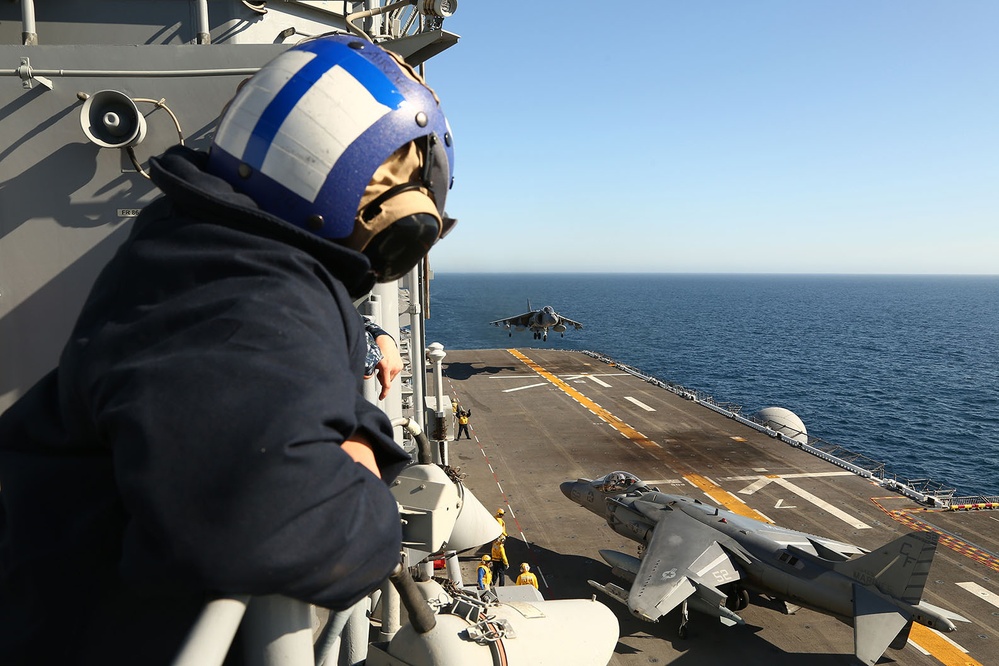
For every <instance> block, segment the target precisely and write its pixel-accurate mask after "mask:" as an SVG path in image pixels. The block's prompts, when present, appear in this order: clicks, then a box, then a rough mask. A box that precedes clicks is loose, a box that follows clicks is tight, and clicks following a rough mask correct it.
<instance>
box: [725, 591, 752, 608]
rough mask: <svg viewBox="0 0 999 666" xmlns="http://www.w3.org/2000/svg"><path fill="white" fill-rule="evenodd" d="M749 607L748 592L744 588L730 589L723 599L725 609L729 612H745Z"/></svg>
mask: <svg viewBox="0 0 999 666" xmlns="http://www.w3.org/2000/svg"><path fill="white" fill-rule="evenodd" d="M747 606H749V590H747V589H746V588H744V587H735V588H732V589H731V590H730V591H729V593H728V597H727V598H726V599H725V607H726V608H728V609H729V610H730V611H741V610H746V607H747Z"/></svg>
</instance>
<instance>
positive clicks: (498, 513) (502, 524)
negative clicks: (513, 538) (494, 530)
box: [496, 508, 506, 536]
mask: <svg viewBox="0 0 999 666" xmlns="http://www.w3.org/2000/svg"><path fill="white" fill-rule="evenodd" d="M505 515H506V511H504V510H503V509H502V508H499V509H496V522H497V523H499V525H500V529H501V530H503V536H506V521H505V520H503V516H505Z"/></svg>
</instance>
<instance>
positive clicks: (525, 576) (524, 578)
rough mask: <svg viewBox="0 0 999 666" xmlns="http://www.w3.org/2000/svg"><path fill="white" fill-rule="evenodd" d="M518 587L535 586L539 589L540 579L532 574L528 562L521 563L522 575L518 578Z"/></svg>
mask: <svg viewBox="0 0 999 666" xmlns="http://www.w3.org/2000/svg"><path fill="white" fill-rule="evenodd" d="M517 585H533V586H534V589H535V590H536V589H538V577H537V576H535V575H534V574H532V573H531V565H530V564H528V563H527V562H521V563H520V575H519V576H517Z"/></svg>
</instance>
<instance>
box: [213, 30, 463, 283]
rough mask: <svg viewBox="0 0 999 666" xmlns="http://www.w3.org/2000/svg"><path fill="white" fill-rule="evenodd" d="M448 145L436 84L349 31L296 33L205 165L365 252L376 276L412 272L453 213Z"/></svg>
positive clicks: (251, 87)
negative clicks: (300, 36)
mask: <svg viewBox="0 0 999 666" xmlns="http://www.w3.org/2000/svg"><path fill="white" fill-rule="evenodd" d="M453 164H454V154H453V150H452V136H451V131H450V127H449V125H448V123H447V119H446V118H445V117H444V113H443V112H442V111H441V108H440V103H439V101H438V99H437V96H436V95H435V94H434V92H433V90H431V89H430V88H429V87H427V86H426V84H425V83H423V81H422V79H421V78H420V76H419V75H418V74H417V73H416V72H415V71H413V70H412V68H410V67H409V65H407V64H406V63H405V62H403V61H402V60H401V59H400V58H398V57H397V56H395V55H393V54H390V53H389V52H388V51H386V50H384V49H382V48H381V47H379V46H377V45H375V44H373V43H371V42H368V41H366V40H364V39H362V38H360V37H356V36H353V35H327V36H323V37H318V38H315V39H310V40H307V41H304V42H302V43H300V44H298V45H296V46H294V47H292V48H290V49H288V50H287V51H285V52H283V53H281V54H280V55H279V56H277V57H276V58H274V59H273V60H271V61H270V62H269V63H267V64H266V65H264V67H263V68H261V70H260V71H259V72H257V73H256V74H255V75H254V76H253V77H251V78H250V79H248V80H247V81H246V82H245V84H244V85H243V86H242V87H241V88H240V90H239V91H238V92H237V93H236V96H235V97H234V98H233V100H232V102H231V103H230V104H229V106H228V108H227V109H226V111H225V112H224V114H223V116H222V120H221V121H220V123H219V127H218V131H217V132H216V134H215V138H214V140H213V142H212V146H211V150H210V153H209V160H208V171H209V172H210V173H212V174H214V175H216V176H219V177H220V178H223V179H224V180H226V181H228V182H229V183H230V184H231V185H232V186H233V187H234V188H236V189H237V190H238V191H240V192H243V193H244V194H246V195H248V196H249V197H250V198H252V199H253V200H254V201H255V202H256V203H257V205H258V206H259V207H260V208H261V209H263V210H264V211H266V212H268V213H271V214H272V215H275V216H277V217H279V218H281V219H283V220H285V221H286V222H290V223H291V224H294V225H295V226H298V227H301V228H302V229H305V230H307V231H309V232H312V233H314V234H317V235H319V236H321V237H323V238H325V239H328V240H330V241H333V242H336V243H339V244H341V245H344V246H346V247H349V248H351V249H354V250H357V251H360V252H364V253H365V254H366V255H367V256H368V258H369V259H370V260H371V264H372V270H373V272H374V273H375V275H376V278H377V279H378V280H379V281H381V282H387V281H390V280H394V279H397V278H399V277H401V276H402V275H403V274H405V273H406V272H408V271H409V270H410V269H411V268H412V267H413V266H415V265H416V263H417V262H418V261H419V260H420V259H421V258H422V257H423V256H424V255H426V253H427V252H428V251H429V250H430V247H431V246H432V245H433V244H434V243H435V242H436V241H437V240H439V239H440V238H441V237H443V236H444V234H446V233H447V232H448V231H449V230H450V227H451V226H452V225H453V223H454V221H453V220H450V219H449V218H447V217H446V216H445V214H444V202H445V199H446V197H447V191H448V189H449V188H450V186H451V181H452V176H453Z"/></svg>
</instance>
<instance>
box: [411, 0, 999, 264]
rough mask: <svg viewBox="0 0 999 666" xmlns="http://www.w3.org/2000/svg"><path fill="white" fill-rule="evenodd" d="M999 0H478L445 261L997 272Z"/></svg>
mask: <svg viewBox="0 0 999 666" xmlns="http://www.w3.org/2000/svg"><path fill="white" fill-rule="evenodd" d="M997 27H999V2H995V1H994V0H967V1H960V0H959V1H955V2H942V1H939V0H938V1H933V2H930V1H926V0H905V1H903V0H894V1H888V0H884V1H874V0H870V1H868V0H864V1H862V0H852V1H851V0H838V1H810V0H761V1H754V0H686V1H684V2H680V1H678V0H662V1H661V2H642V3H621V2H606V1H604V2H596V1H588V0H581V1H576V2H569V1H565V0H542V1H536V2H523V3H511V2H500V1H498V0H494V1H491V2H489V1H486V0H460V2H459V6H458V9H457V12H456V13H455V15H454V16H453V17H451V18H449V19H448V20H447V21H446V22H445V28H446V29H447V30H449V31H451V32H455V33H457V34H459V35H461V40H460V41H459V42H458V44H457V45H456V46H454V47H452V48H451V49H449V50H447V51H445V52H443V53H441V54H440V55H438V56H436V57H435V58H433V59H432V60H430V61H429V62H428V63H427V79H428V81H429V82H430V84H431V85H432V86H433V87H435V89H436V90H437V91H438V93H439V95H440V97H441V100H442V103H443V106H444V109H445V112H446V113H447V115H448V118H449V120H450V122H451V125H452V128H453V130H454V135H455V151H456V159H455V161H456V167H455V185H454V189H453V190H452V191H451V193H450V195H449V198H448V206H447V208H448V212H449V213H450V214H451V215H453V216H455V217H457V218H458V219H459V220H460V223H459V225H458V227H456V229H455V231H454V232H453V233H452V234H451V235H450V236H449V237H448V238H447V239H446V240H445V241H443V242H441V243H440V245H438V246H437V247H436V248H435V249H434V250H433V252H432V254H431V265H432V266H433V268H434V269H435V270H436V271H439V272H443V271H447V272H508V271H525V270H530V271H535V272H725V273H728V272H732V273H933V274H936V273H959V274H964V273H971V274H974V273H985V274H999V39H997V38H996V30H997Z"/></svg>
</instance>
